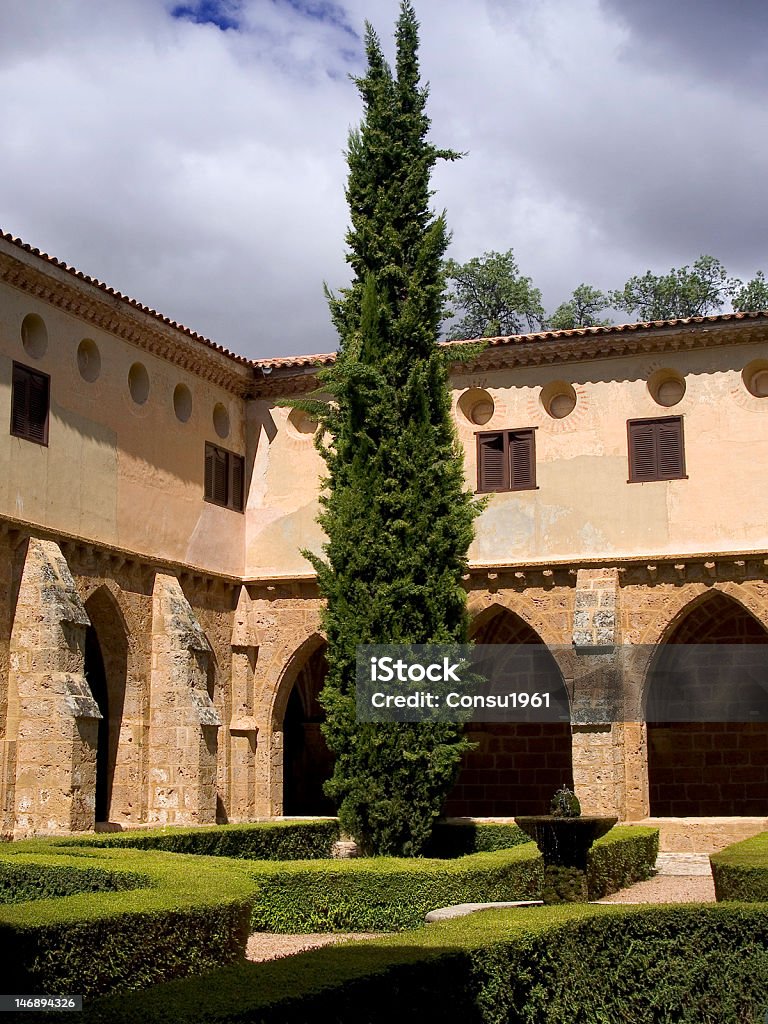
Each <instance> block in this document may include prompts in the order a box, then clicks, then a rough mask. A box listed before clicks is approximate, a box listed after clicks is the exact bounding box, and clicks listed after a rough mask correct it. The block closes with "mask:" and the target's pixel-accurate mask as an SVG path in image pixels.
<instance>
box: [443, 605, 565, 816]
mask: <svg viewBox="0 0 768 1024" xmlns="http://www.w3.org/2000/svg"><path fill="white" fill-rule="evenodd" d="M516 603H517V602H516ZM518 607H519V605H518ZM471 635H472V637H473V639H474V641H475V643H476V644H482V645H486V644H487V645H497V644H498V645H500V646H501V645H505V646H511V647H512V646H517V645H521V644H524V645H538V646H539V647H540V648H541V651H540V652H537V654H536V661H535V665H536V669H535V670H536V672H537V675H541V676H542V684H541V687H542V689H546V690H548V691H549V692H550V693H552V694H553V695H557V696H558V697H559V698H560V701H561V702H562V706H563V707H564V708H566V709H569V708H570V701H569V696H568V693H567V689H566V686H565V680H564V677H563V672H562V670H561V668H560V665H559V664H558V662H557V660H556V658H555V657H554V656H553V653H552V651H551V650H549V649H547V646H546V645H545V644H544V642H543V640H542V637H541V635H540V634H539V632H538V631H537V630H536V629H535V628H534V626H532V625H531V623H530V621H526V619H525V618H524V617H523V616H522V615H521V614H520V613H519V611H518V610H517V608H515V609H514V610H513V609H512V608H510V607H509V606H508V605H507V603H506V602H502V601H492V602H484V603H483V606H482V607H481V608H480V610H479V611H478V613H477V615H476V616H475V618H474V621H473V623H472V630H471ZM565 714H566V716H568V714H569V712H568V711H566V712H565ZM467 733H468V736H469V738H470V740H472V742H473V743H475V744H476V746H475V749H474V750H471V751H470V752H469V753H468V754H467V755H466V756H465V758H464V761H463V763H462V767H461V770H460V772H459V776H458V778H457V781H456V785H455V786H454V789H453V790H452V792H451V793H450V794H449V796H448V799H447V801H446V803H445V807H444V813H445V814H446V815H448V816H455V817H509V816H512V815H515V814H541V813H545V812H546V811H547V810H548V807H549V801H550V799H551V797H552V794H553V793H554V792H555V790H556V789H557V788H558V787H560V786H562V785H569V786H572V785H573V764H572V754H571V727H570V721H569V719H568V717H566V719H565V720H564V721H556V722H475V723H470V724H469V725H468V726H467Z"/></svg>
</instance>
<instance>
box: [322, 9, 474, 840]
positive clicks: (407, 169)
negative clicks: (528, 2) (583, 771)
mask: <svg viewBox="0 0 768 1024" xmlns="http://www.w3.org/2000/svg"><path fill="white" fill-rule="evenodd" d="M396 41H397V59H396V69H395V73H394V74H393V72H392V70H391V69H390V67H389V66H388V64H387V62H386V61H385V59H384V57H383V54H382V51H381V46H380V43H379V40H378V38H377V36H376V34H375V32H374V31H373V29H372V28H371V27H370V26H368V27H367V32H366V53H367V58H368V68H367V73H366V75H365V76H364V77H362V78H359V79H357V80H356V82H357V86H358V89H359V91H360V95H361V96H362V99H363V104H364V108H365V116H364V119H363V122H362V124H361V126H360V128H359V129H358V130H356V131H353V132H352V133H351V135H350V138H349V147H348V163H349V177H348V182H347V193H346V194H347V200H348V203H349V209H350V219H351V227H350V229H349V231H348V233H347V244H348V250H349V251H348V256H347V259H348V262H349V263H350V265H351V267H352V270H353V272H354V278H353V282H352V284H351V285H350V287H349V288H346V289H344V290H343V291H342V292H341V294H340V296H338V297H337V296H334V295H330V294H329V302H330V308H331V314H332V318H333V321H334V323H335V325H336V327H337V329H338V331H339V335H340V339H341V345H340V351H339V356H338V359H337V360H336V362H335V364H334V365H333V366H332V367H331V368H329V369H328V370H326V371H323V372H322V373H321V374H320V378H321V388H322V390H323V391H324V392H326V393H329V394H330V395H331V396H332V398H333V401H332V402H330V403H328V404H327V405H325V406H324V408H323V409H322V410H320V420H321V430H320V431H319V432H318V436H317V444H318V449H319V451H320V452H321V453H322V455H323V457H324V459H325V461H326V465H327V471H328V472H327V477H326V479H325V485H326V489H325V491H324V493H323V494H322V496H321V499H320V503H321V514H320V517H319V522H320V524H321V525H322V527H323V529H324V531H325V534H326V537H327V538H328V539H327V543H326V544H325V546H324V557H323V558H318V557H316V556H314V555H312V554H310V553H308V552H307V553H305V554H306V557H307V558H308V559H309V560H310V561H311V562H312V564H313V565H314V567H315V569H316V572H317V579H318V586H319V589H320V593H321V594H322V596H323V597H324V598H325V600H326V608H325V612H324V619H323V625H324V629H325V632H326V636H327V638H328V648H327V652H326V657H327V661H328V675H327V678H326V682H325V685H324V688H323V691H322V694H321V698H320V700H321V703H322V705H323V707H324V709H325V712H326V722H325V725H324V727H323V728H324V733H325V737H326V740H327V743H328V746H329V748H330V750H331V751H332V752H333V753H334V755H335V764H334V772H333V776H332V778H331V779H330V780H329V782H328V783H327V785H326V790H327V792H328V794H329V795H330V796H331V797H333V798H334V799H335V800H336V801H337V803H338V807H339V820H340V823H341V827H342V829H343V831H345V832H346V833H348V834H351V835H353V836H354V837H355V839H356V840H357V841H358V843H359V844H360V846H361V848H362V849H363V850H364V851H366V852H369V853H379V854H392V853H397V854H405V855H416V854H419V853H420V852H421V851H422V850H423V849H424V846H425V844H426V843H427V841H428V839H429V836H430V833H431V830H432V827H433V825H434V823H435V821H436V820H437V818H438V816H439V814H440V810H441V807H442V804H443V801H444V799H445V796H446V795H447V793H448V791H449V790H450V788H451V786H452V785H453V782H454V780H455V778H456V774H457V772H458V768H459V765H460V761H461V757H462V754H463V753H464V751H465V750H466V749H467V747H468V743H467V741H466V739H465V738H464V736H463V733H462V729H461V726H460V725H458V724H453V723H451V724H434V723H420V724H412V725H411V724H389V723H387V724H375V723H367V724H361V723H357V722H356V720H355V653H356V648H357V646H358V645H361V644H378V643H388V644H392V643H394V644H400V643H418V644H429V643H461V642H464V641H465V640H466V638H467V613H466V608H465V592H464V589H463V587H462V583H461V577H462V574H463V572H464V571H465V569H466V553H467V550H468V548H469V544H470V542H471V540H472V535H473V521H474V519H475V517H476V515H477V514H478V512H479V507H480V506H479V505H478V504H476V503H475V501H474V499H473V498H472V496H471V494H470V493H468V492H466V491H465V490H464V473H463V461H462V455H461V450H460V447H459V444H458V440H457V437H456V434H455V431H454V427H453V424H452V421H451V415H450V399H449V395H448V387H447V370H446V365H447V360H446V358H445V355H444V354H443V353H442V352H440V351H439V350H438V348H437V341H438V336H439V327H440V322H441V319H442V292H443V286H444V281H443V273H442V258H443V255H444V253H445V247H446V244H447V232H446V226H445V220H444V217H443V216H437V217H436V216H433V214H432V212H431V211H430V209H429V198H430V195H431V192H430V188H429V185H430V173H431V170H432V167H433V166H434V164H435V163H436V161H437V160H438V159H440V158H446V159H453V158H454V157H455V156H456V154H454V153H452V152H450V151H448V150H438V149H436V148H435V147H434V146H432V145H431V144H430V143H429V142H427V133H428V129H429V119H428V118H427V117H426V115H425V113H424V110H425V104H426V97H427V91H426V89H424V88H422V87H421V86H420V85H419V65H418V57H417V50H418V25H417V22H416V18H415V15H414V13H413V8H412V6H411V4H410V2H408V0H404V2H403V3H402V6H401V12H400V18H399V21H398V24H397V32H396Z"/></svg>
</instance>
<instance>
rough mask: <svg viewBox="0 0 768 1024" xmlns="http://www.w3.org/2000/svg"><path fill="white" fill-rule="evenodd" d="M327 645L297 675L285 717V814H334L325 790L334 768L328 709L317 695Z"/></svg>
mask: <svg viewBox="0 0 768 1024" xmlns="http://www.w3.org/2000/svg"><path fill="white" fill-rule="evenodd" d="M324 650H325V648H324V646H323V647H319V648H317V649H316V650H315V651H314V653H313V654H311V655H310V656H309V657H308V658H307V660H306V662H305V663H304V665H303V667H302V668H301V669H300V670H299V673H298V675H297V676H296V681H295V683H294V684H293V689H292V690H291V695H290V697H289V698H288V706H287V708H286V711H285V718H284V720H283V743H284V746H283V814H298V815H307V814H335V813H336V806H335V804H334V803H333V801H332V800H330V799H329V798H328V797H327V796H326V795H325V794H324V793H323V783H324V782H325V781H326V779H329V778H330V776H331V773H332V771H333V756H332V755H331V752H330V751H329V750H328V746H327V744H326V742H325V737H324V736H323V734H322V732H321V728H320V727H321V725H322V723H323V722H324V720H325V713H324V711H323V709H322V707H321V705H320V702H319V700H318V697H319V696H320V691H321V690H322V688H323V683H324V682H325V676H326V673H327V671H328V665H327V663H326V660H325V654H324Z"/></svg>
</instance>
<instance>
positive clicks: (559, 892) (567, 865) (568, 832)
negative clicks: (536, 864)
mask: <svg viewBox="0 0 768 1024" xmlns="http://www.w3.org/2000/svg"><path fill="white" fill-rule="evenodd" d="M617 821H618V818H609V817H601V816H594V815H582V813H581V805H580V804H579V800H578V797H577V796H576V794H575V793H573V792H572V791H571V790H570V789H568V788H567V787H565V786H564V787H563V788H562V789H559V790H558V791H557V792H556V793H555V795H554V797H553V798H552V802H551V804H550V813H549V814H532V815H523V816H520V817H519V818H515V824H516V825H518V827H519V828H521V829H522V830H523V832H525V833H526V835H529V836H530V837H531V839H533V841H534V842H535V843H536V845H537V846H538V848H539V850H540V851H541V854H542V856H543V858H544V890H543V893H542V898H543V900H544V902H545V903H586V902H587V900H588V899H589V893H588V887H587V855H588V853H589V850H590V847H591V846H592V844H593V843H594V841H595V840H596V839H599V838H600V837H601V836H604V835H605V834H606V833H607V832H609V831H610V830H611V829H612V828H613V826H614V825H615V824H616V822H617Z"/></svg>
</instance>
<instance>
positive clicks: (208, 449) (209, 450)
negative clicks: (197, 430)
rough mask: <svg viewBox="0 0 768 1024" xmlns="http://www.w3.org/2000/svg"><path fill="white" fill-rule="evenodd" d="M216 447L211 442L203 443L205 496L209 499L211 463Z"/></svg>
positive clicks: (211, 474) (211, 477)
mask: <svg viewBox="0 0 768 1024" xmlns="http://www.w3.org/2000/svg"><path fill="white" fill-rule="evenodd" d="M215 453H216V449H215V448H214V447H213V445H212V444H207V443H206V445H205V496H206V498H208V499H209V500H210V499H212V498H213V476H214V474H213V465H214V458H215Z"/></svg>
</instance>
